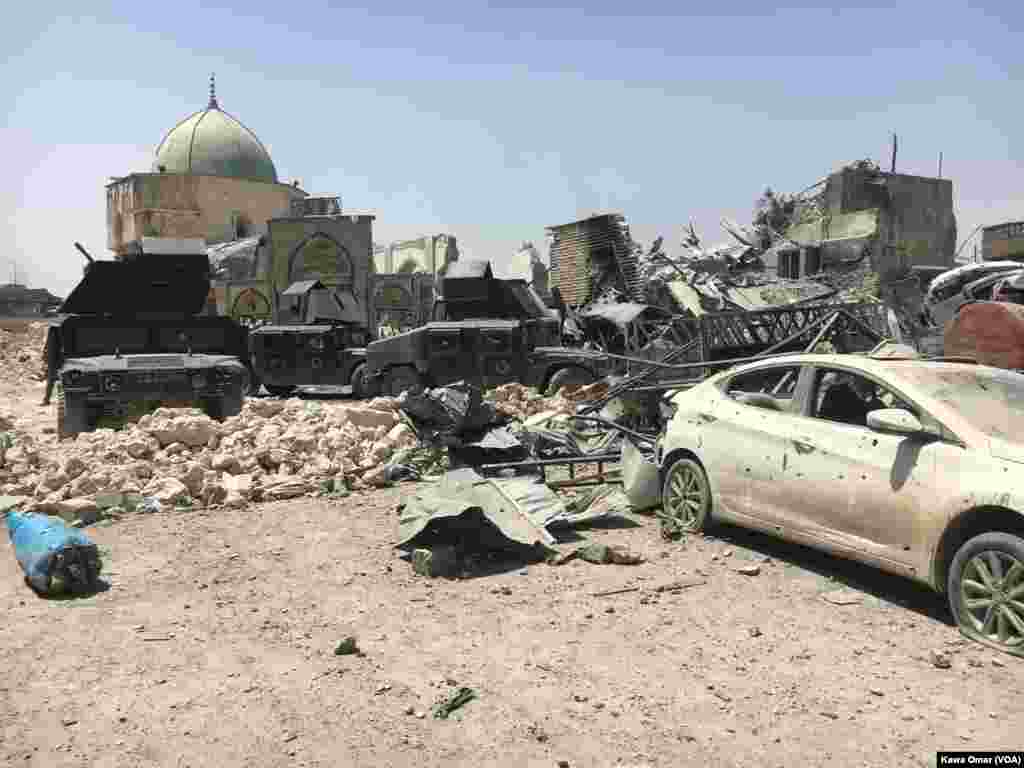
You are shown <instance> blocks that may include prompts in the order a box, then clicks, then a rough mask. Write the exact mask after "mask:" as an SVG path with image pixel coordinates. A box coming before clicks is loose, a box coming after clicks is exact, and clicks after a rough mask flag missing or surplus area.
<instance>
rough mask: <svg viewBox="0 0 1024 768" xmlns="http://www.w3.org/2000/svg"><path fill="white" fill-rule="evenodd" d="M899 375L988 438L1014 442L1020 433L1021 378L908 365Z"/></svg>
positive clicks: (1023, 430)
mask: <svg viewBox="0 0 1024 768" xmlns="http://www.w3.org/2000/svg"><path fill="white" fill-rule="evenodd" d="M899 375H900V378H904V379H907V380H909V381H911V382H913V384H914V385H915V386H917V387H919V388H920V389H921V390H922V391H923V392H925V393H926V394H927V395H928V396H929V397H932V398H935V399H936V400H938V401H940V402H941V403H942V404H943V405H945V406H947V407H949V408H952V409H954V410H955V411H957V412H958V413H959V414H960V415H961V416H962V417H963V418H964V419H965V420H966V421H968V422H970V424H971V425H972V426H973V427H974V428H975V429H977V430H979V431H981V432H984V433H985V434H986V435H988V436H989V437H995V438H1000V439H1004V440H1014V441H1016V440H1020V439H1021V438H1020V435H1022V434H1024V375H1021V374H1019V373H1015V372H1014V371H1005V370H999V369H992V368H981V367H979V368H977V369H973V368H969V367H964V368H960V367H957V368H947V367H944V366H940V365H921V366H913V367H909V366H908V367H907V368H905V369H901V370H900V374H899Z"/></svg>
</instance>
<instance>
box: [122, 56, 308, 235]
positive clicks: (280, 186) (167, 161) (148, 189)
mask: <svg viewBox="0 0 1024 768" xmlns="http://www.w3.org/2000/svg"><path fill="white" fill-rule="evenodd" d="M306 197H307V193H306V192H304V191H303V190H302V189H300V188H299V182H298V181H295V182H293V183H291V184H285V183H282V182H281V181H280V180H279V179H278V176H277V169H276V168H275V167H274V161H273V160H271V158H270V154H269V153H268V152H267V149H266V147H264V146H263V143H262V142H261V141H260V140H259V139H258V138H257V137H256V134H254V133H253V132H252V131H250V130H249V129H248V128H247V127H246V126H245V125H243V124H242V123H241V122H240V121H239V120H238V119H237V118H235V117H233V116H232V115H230V114H228V113H227V112H225V111H224V110H223V109H221V107H220V103H219V102H218V100H217V94H216V90H215V83H214V79H213V77H212V76H211V78H210V97H209V103H208V104H207V105H206V108H205V109H203V110H200V111H198V112H195V113H194V114H192V115H189V116H188V117H186V118H185V119H184V120H182V121H181V122H179V123H178V124H177V125H175V126H174V127H173V128H172V129H171V130H170V131H168V133H167V135H165V136H164V138H163V140H162V141H161V142H160V144H159V145H158V146H157V148H156V153H155V157H154V159H153V167H152V170H151V171H150V172H148V173H132V174H129V175H127V176H123V177H120V178H117V179H115V180H113V181H112V182H111V183H110V184H108V185H107V247H108V248H109V249H110V250H111V251H113V252H114V253H115V254H117V255H124V254H126V253H131V252H132V251H134V250H137V249H138V247H139V243H140V238H142V237H165V238H175V239H186V238H202V239H204V240H205V241H206V243H207V244H208V245H216V244H218V243H227V242H231V241H237V240H242V239H247V238H254V237H259V236H261V235H265V234H266V233H267V222H268V221H269V220H270V219H273V218H275V217H280V216H287V215H289V213H290V211H292V210H293V202H298V201H301V200H303V199H304V198H306Z"/></svg>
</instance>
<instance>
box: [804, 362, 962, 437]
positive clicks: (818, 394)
mask: <svg viewBox="0 0 1024 768" xmlns="http://www.w3.org/2000/svg"><path fill="white" fill-rule="evenodd" d="M828 374H839V375H840V376H843V377H849V378H856V379H861V380H862V381H866V382H868V383H869V384H870V385H871V386H873V387H874V388H875V396H876V397H877V398H878V399H879V400H882V398H881V397H880V396H879V393H878V390H879V389H881V390H882V391H883V392H884V393H885V394H886V395H891V396H892V397H893V398H895V400H896V402H897V404H893V405H886V407H887V408H901V407H902V408H903V410H906V411H909V412H910V413H912V414H913V415H914V416H915V417H916V418H917V419H918V420H919V421H920V422H921V424H922V425H924V426H926V427H928V426H932V427H938V429H939V431H941V432H942V433H943V434H949V430H948V429H945V428H944V427H942V425H941V424H940V423H939V422H938V421H937V420H936V419H935V418H934V417H932V416H931V415H930V414H929V413H928V412H927V411H925V410H924V409H923V408H922V407H921V406H920V405H918V404H917V403H916V402H915V401H914V399H913V398H911V397H908V396H907V395H906V394H904V393H903V392H901V391H900V390H899V389H898V388H897V387H894V386H893V385H892V384H891V383H889V382H883V381H881V380H879V378H878V377H876V376H872V375H870V374H868V373H866V372H865V371H860V370H852V369H850V368H846V367H844V366H841V365H815V366H813V367H812V370H811V380H810V386H809V387H808V389H807V402H806V403H805V407H804V414H803V415H805V416H806V417H807V418H811V419H815V420H817V421H827V422H829V423H830V424H842V425H844V426H847V427H857V428H859V429H865V430H868V431H873V430H872V429H871V428H870V427H869V426H867V425H866V424H859V423H856V422H851V421H845V420H842V419H830V418H826V417H824V416H820V415H819V414H818V410H819V409H820V407H821V401H822V399H823V396H824V393H823V392H822V390H821V387H822V379H824V378H825V376H826V375H828ZM854 389H855V390H856V391H857V394H858V395H860V391H859V390H857V389H856V387H855V388H854ZM882 402H883V403H884V402H885V401H884V400H882ZM869 412H870V411H869Z"/></svg>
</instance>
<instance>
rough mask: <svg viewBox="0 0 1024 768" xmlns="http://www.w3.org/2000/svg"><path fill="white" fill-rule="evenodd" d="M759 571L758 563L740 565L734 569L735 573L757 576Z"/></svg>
mask: <svg viewBox="0 0 1024 768" xmlns="http://www.w3.org/2000/svg"><path fill="white" fill-rule="evenodd" d="M760 572H761V566H759V565H741V566H739V567H738V568H737V569H736V573H739V574H742V575H743V576H757V575H758V574H759V573H760Z"/></svg>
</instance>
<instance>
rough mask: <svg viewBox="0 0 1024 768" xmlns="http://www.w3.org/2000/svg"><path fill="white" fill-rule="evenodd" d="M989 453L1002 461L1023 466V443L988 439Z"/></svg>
mask: <svg viewBox="0 0 1024 768" xmlns="http://www.w3.org/2000/svg"><path fill="white" fill-rule="evenodd" d="M988 446H989V451H990V452H991V453H992V455H993V456H995V457H996V458H999V459H1003V460H1004V461H1012V462H1015V463H1017V464H1024V443H1015V442H1011V441H1010V440H1000V439H999V438H997V437H990V438H989V440H988Z"/></svg>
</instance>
